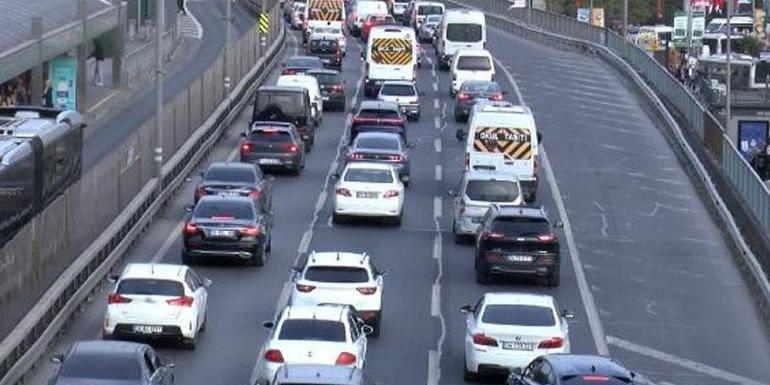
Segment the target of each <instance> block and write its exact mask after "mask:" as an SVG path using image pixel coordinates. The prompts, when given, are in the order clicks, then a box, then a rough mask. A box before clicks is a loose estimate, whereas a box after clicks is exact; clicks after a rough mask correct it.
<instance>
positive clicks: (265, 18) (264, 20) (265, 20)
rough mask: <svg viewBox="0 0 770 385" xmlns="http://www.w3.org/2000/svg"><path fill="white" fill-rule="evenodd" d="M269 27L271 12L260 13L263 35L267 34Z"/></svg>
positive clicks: (260, 29)
mask: <svg viewBox="0 0 770 385" xmlns="http://www.w3.org/2000/svg"><path fill="white" fill-rule="evenodd" d="M269 29H270V14H268V13H267V12H262V13H260V14H259V32H261V33H262V34H263V35H266V34H267V31H268V30H269Z"/></svg>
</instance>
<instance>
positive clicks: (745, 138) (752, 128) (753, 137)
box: [738, 120, 768, 160]
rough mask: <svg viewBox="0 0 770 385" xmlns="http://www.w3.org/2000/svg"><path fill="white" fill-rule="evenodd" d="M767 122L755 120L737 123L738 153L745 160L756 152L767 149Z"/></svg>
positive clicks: (749, 158)
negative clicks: (739, 152)
mask: <svg viewBox="0 0 770 385" xmlns="http://www.w3.org/2000/svg"><path fill="white" fill-rule="evenodd" d="M767 134H768V122H767V121H756V120H739V121H738V142H739V143H740V151H741V154H742V155H743V157H744V158H746V160H751V157H752V156H754V154H755V153H756V152H757V151H765V149H766V148H767Z"/></svg>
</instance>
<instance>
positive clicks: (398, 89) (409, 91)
mask: <svg viewBox="0 0 770 385" xmlns="http://www.w3.org/2000/svg"><path fill="white" fill-rule="evenodd" d="M380 93H381V94H383V95H389V96H414V95H417V93H416V92H414V86H411V85H408V84H386V85H384V86H382V89H381V90H380Z"/></svg>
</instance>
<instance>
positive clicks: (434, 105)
mask: <svg viewBox="0 0 770 385" xmlns="http://www.w3.org/2000/svg"><path fill="white" fill-rule="evenodd" d="M439 107H441V104H440V103H439V101H438V98H436V99H433V108H435V109H437V110H438V109H439Z"/></svg>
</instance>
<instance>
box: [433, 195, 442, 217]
mask: <svg viewBox="0 0 770 385" xmlns="http://www.w3.org/2000/svg"><path fill="white" fill-rule="evenodd" d="M441 206H442V201H441V197H434V198H433V218H441V212H442V211H443V209H442V207H441Z"/></svg>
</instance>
